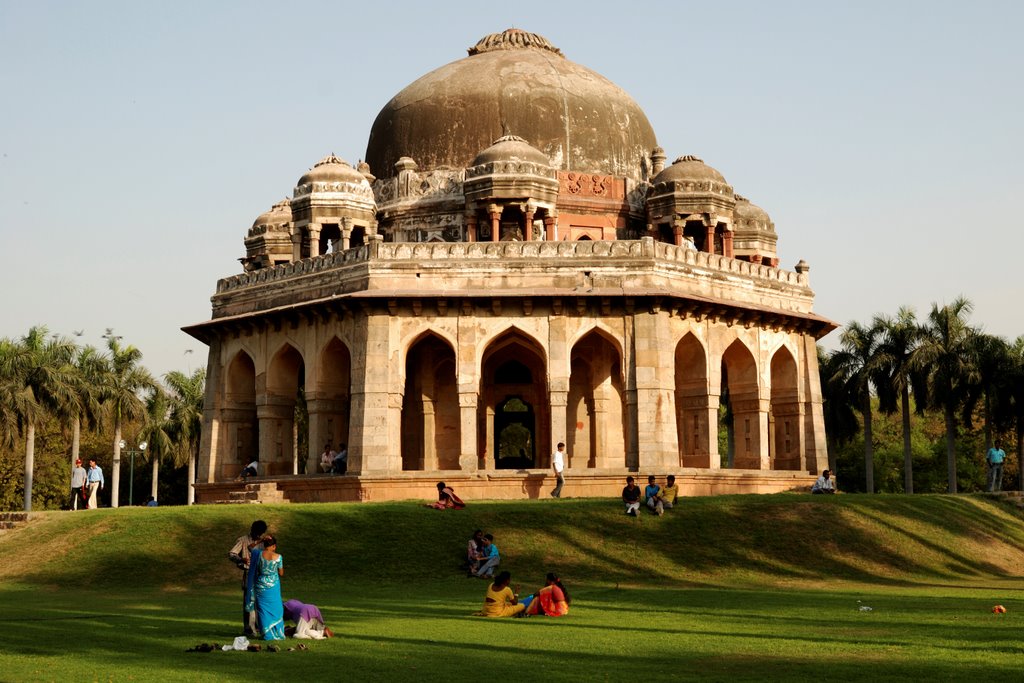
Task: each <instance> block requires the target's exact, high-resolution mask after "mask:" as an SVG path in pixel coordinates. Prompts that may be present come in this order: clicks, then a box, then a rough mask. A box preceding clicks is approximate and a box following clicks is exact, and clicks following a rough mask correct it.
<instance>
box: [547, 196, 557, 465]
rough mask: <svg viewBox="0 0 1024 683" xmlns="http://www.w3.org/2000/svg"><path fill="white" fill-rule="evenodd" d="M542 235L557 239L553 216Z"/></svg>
mask: <svg viewBox="0 0 1024 683" xmlns="http://www.w3.org/2000/svg"><path fill="white" fill-rule="evenodd" d="M544 235H545V241H547V242H554V241H555V240H556V239H558V235H556V234H555V217H554V216H544ZM552 452H554V451H552Z"/></svg>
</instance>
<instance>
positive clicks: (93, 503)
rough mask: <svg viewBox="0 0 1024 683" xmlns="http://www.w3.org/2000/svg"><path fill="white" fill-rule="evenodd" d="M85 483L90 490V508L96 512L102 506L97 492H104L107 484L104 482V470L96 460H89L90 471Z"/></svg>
mask: <svg viewBox="0 0 1024 683" xmlns="http://www.w3.org/2000/svg"><path fill="white" fill-rule="evenodd" d="M85 483H86V486H87V487H88V489H89V505H88V508H89V509H90V510H95V509H96V508H98V507H99V506H100V504H99V501H98V500H97V497H98V496H97V491H102V490H103V486H104V485H105V483H106V482H104V481H103V470H102V469H101V468H100V466H99V465H97V464H96V458H89V471H88V472H87V473H86V475H85Z"/></svg>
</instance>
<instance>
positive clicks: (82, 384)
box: [71, 346, 108, 466]
mask: <svg viewBox="0 0 1024 683" xmlns="http://www.w3.org/2000/svg"><path fill="white" fill-rule="evenodd" d="M75 368H76V370H77V372H76V373H75V393H76V394H77V395H78V402H77V406H76V407H77V410H76V411H75V414H74V416H73V421H74V424H73V425H72V434H71V465H72V466H74V464H75V461H76V460H78V454H79V446H80V444H81V438H82V422H83V421H84V422H85V423H86V425H87V426H89V427H92V428H94V427H95V426H96V425H97V424H99V421H100V418H101V416H102V415H103V403H102V400H101V399H102V398H103V392H102V389H103V386H102V385H103V377H104V376H105V374H106V373H107V370H108V368H107V359H106V358H104V357H103V355H102V354H101V353H100V352H99V350H97V349H96V347H95V346H84V347H82V348H80V349H78V353H77V355H76V356H75Z"/></svg>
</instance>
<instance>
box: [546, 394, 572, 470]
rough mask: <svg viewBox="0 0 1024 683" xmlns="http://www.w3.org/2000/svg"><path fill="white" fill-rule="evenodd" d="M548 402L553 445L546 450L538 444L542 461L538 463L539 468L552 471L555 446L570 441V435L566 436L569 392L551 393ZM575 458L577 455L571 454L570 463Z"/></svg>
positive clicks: (548, 445) (549, 445) (547, 446)
mask: <svg viewBox="0 0 1024 683" xmlns="http://www.w3.org/2000/svg"><path fill="white" fill-rule="evenodd" d="M548 402H549V403H550V405H551V443H550V444H547V445H546V450H544V449H545V444H537V448H538V451H539V452H538V454H537V455H538V456H539V458H538V459H539V460H540V462H538V463H537V465H538V466H539V467H546V468H548V469H550V468H551V454H552V453H554V452H555V446H556V445H557V444H558V442H559V441H561V442H563V443H566V442H567V441H568V439H567V438H566V437H568V434H566V433H565V431H566V428H567V427H568V424H567V421H568V415H567V413H568V403H569V392H568V391H554V390H553V391H549V392H548ZM574 456H575V453H570V454H569V461H570V462H571V461H572V458H573V457H574Z"/></svg>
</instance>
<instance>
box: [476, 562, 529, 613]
mask: <svg viewBox="0 0 1024 683" xmlns="http://www.w3.org/2000/svg"><path fill="white" fill-rule="evenodd" d="M511 580H512V574H510V573H509V572H501V573H500V574H498V578H496V579H495V580H494V583H492V584H491V585H490V586H488V587H487V595H486V596H485V597H484V608H483V610H481V611H480V615H481V616H484V617H514V616H516V615H517V614H519V613H520V612H522V611H523V610H525V609H526V605H524V604H522V603H520V602H518V598H519V592H518V588H519V587H518V586H516V590H515V591H513V590H512V589H511V588H509V586H508V584H509V582H510V581H511Z"/></svg>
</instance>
